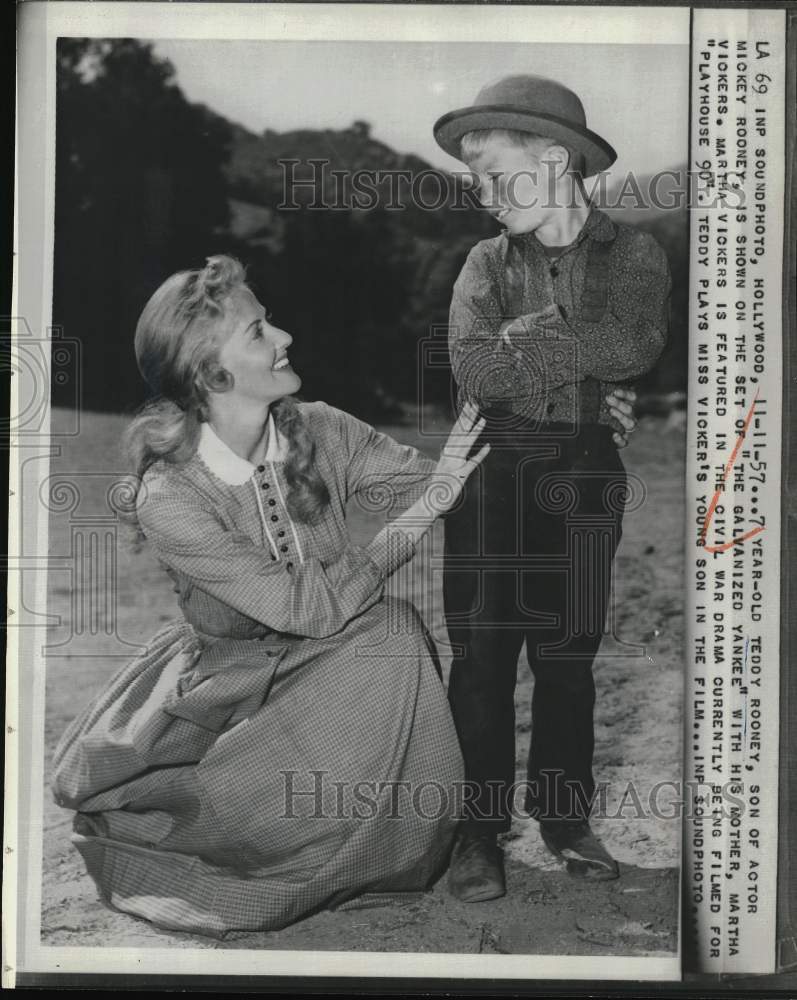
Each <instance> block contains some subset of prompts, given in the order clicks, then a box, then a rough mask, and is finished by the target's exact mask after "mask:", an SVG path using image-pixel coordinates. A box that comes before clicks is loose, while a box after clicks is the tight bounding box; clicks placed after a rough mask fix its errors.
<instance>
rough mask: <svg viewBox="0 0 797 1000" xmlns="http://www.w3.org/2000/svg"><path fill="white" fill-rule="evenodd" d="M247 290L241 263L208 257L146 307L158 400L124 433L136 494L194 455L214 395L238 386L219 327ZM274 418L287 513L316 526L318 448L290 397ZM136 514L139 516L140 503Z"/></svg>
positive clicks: (140, 353) (148, 376)
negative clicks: (162, 465)
mask: <svg viewBox="0 0 797 1000" xmlns="http://www.w3.org/2000/svg"><path fill="white" fill-rule="evenodd" d="M241 287H246V280H245V272H244V268H243V266H242V265H241V263H240V262H239V261H237V260H236V259H235V258H234V257H228V256H226V255H218V256H214V257H208V258H207V264H206V265H205V267H203V268H201V269H198V270H193V271H180V272H178V273H177V274H173V275H172V276H171V277H170V278H167V279H166V281H164V283H163V284H162V285H161V286H160V288H158V290H157V291H156V292H155V294H154V295H153V296H152V298H151V299H150V300H149V302H147V304H146V306H145V307H144V310H143V312H142V313H141V316H140V318H139V321H138V325H137V326H136V336H135V351H136V360H137V361H138V367H139V370H140V371H141V374H142V375H143V376H144V379H145V380H146V381H147V383H148V385H149V386H150V388H151V389H152V390H153V391H154V392H155V393H156V395H155V398H153V399H152V400H151V401H150V402H148V403H146V404H145V405H144V406H143V407H142V409H141V410H140V411H139V413H138V414H137V415H136V416H135V418H134V419H133V421H132V423H131V425H130V426H129V428H128V429H127V432H126V433H125V440H124V443H125V447H126V451H127V454H128V457H129V459H130V461H131V464H132V466H133V469H134V471H135V474H136V486H135V492H136V494H137V493H138V488H139V487H140V484H141V477H142V476H143V475H144V473H145V472H146V471H147V469H148V468H149V467H150V466H151V465H153V464H154V463H155V462H159V461H164V462H168V463H171V464H175V465H179V464H182V463H184V462H186V461H188V460H189V459H190V458H191V457H192V456H193V455H194V453H195V452H196V448H197V444H198V442H199V431H200V424H201V423H202V422H203V421H206V420H207V419H208V398H209V395H210V393H213V392H225V391H227V390H228V389H230V388H231V387H232V384H233V383H232V375H231V373H230V372H228V371H227V370H226V369H224V368H223V367H222V366H221V365H220V364H219V361H218V353H219V348H220V346H221V342H222V341H223V334H222V331H221V327H220V323H219V321H220V320H221V319H223V317H224V314H225V305H226V302H227V300H228V299H229V297H230V295H231V294H232V293H233V292H234V291H235V290H236V289H238V288H241ZM220 335H221V337H220ZM271 412H272V413H273V415H274V422H275V425H276V427H277V428H278V430H279V431H280V432H281V433H282V434H283V435H284V436H285V438H286V439H287V442H288V457H287V459H286V461H285V465H284V471H285V478H286V480H287V482H288V491H287V495H286V498H285V500H286V503H287V506H288V510H289V511H290V513H291V515H292V516H293V517H294V518H295V519H296V520H297V521H301V522H304V523H312V522H314V521H317V520H318V519H319V518H320V516H321V515H322V513H323V510H324V508H325V507H326V506H327V504H328V503H329V490H328V489H327V486H326V484H325V483H324V481H323V479H322V478H321V476H320V474H319V472H318V470H317V468H316V465H315V442H314V441H313V438H312V436H311V434H310V431H309V429H308V427H307V426H306V423H305V421H304V419H303V417H302V415H301V412H300V410H299V408H298V407H297V405H296V401H295V400H294V399H292V398H291V397H287V396H286V397H285V398H283V399H281V400H279V401H278V402H276V403H274V404H273V405H272V408H271ZM130 509H131V513H132V510H134V509H135V503H132V504H131V508H130ZM134 520H135V518H134Z"/></svg>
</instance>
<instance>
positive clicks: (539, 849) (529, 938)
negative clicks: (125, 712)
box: [41, 411, 684, 956]
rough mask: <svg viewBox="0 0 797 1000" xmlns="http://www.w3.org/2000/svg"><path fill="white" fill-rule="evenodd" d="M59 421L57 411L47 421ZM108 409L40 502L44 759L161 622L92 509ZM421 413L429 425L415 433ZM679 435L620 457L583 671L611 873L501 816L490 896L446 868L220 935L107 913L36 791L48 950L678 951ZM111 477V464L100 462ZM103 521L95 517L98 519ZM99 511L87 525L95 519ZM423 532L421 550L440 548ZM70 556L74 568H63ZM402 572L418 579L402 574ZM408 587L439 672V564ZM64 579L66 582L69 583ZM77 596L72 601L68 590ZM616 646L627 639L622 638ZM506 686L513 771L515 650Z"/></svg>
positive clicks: (150, 586) (113, 428)
mask: <svg viewBox="0 0 797 1000" xmlns="http://www.w3.org/2000/svg"><path fill="white" fill-rule="evenodd" d="M58 420H59V414H58V411H55V413H54V429H55V426H56V425H57V423H58ZM123 426H124V420H123V418H120V417H112V416H101V415H93V414H86V415H83V417H82V424H81V428H80V434H79V436H77V437H74V438H63V439H61V454H60V455H59V456H57V457H56V458H54V460H53V464H52V469H51V473H53V474H63V476H64V477H65V478H69V480H70V481H72V482H73V483H75V484H77V490H78V492H77V494H73V495H70V497H69V498H67V499H65V500H64V499H62V500H60V501H58V502H57V503H56V502H55V501H54V500H52V499H51V506H52V507H58V508H59V509H57V510H56V511H54V513H53V514H52V515H51V529H50V554H51V557H59V556H64V557H65V558H64V569H63V570H54V571H53V572H51V575H50V581H49V583H50V586H49V600H50V607H49V612H50V615H51V616H56V617H55V618H54V619H53V624H52V625H51V626H50V639H49V643H48V649H47V654H48V661H47V695H46V737H45V738H46V750H47V754H46V766H47V767H48V774H49V762H50V759H51V755H52V751H53V748H54V746H55V744H56V742H57V740H58V738H59V737H60V735H61V733H62V732H63V730H64V728H65V727H66V725H67V724H68V723H69V721H70V720H71V719H72V718H73V717H74V716H75V715H76V714H77V713H78V712H79V711H80V709H81V708H82V707H83V706H84V705H85V704H86V702H87V701H88V700H89V699H90V698H91V697H92V696H93V694H94V693H95V692H96V691H97V690H98V689H99V688H100V687H102V686H103V685H104V683H105V682H106V680H107V679H108V678H109V677H110V676H111V675H112V674H113V673H115V672H116V671H117V670H118V669H120V668H121V666H122V665H123V663H124V662H125V660H126V659H128V658H129V657H130V656H132V655H134V654H135V651H136V647H137V645H138V644H140V643H142V642H145V641H146V637H147V636H148V635H149V634H151V633H153V632H155V631H156V630H157V629H158V628H159V627H160V625H161V624H162V622H164V621H166V620H169V619H170V618H173V617H175V614H176V610H177V609H176V603H175V599H174V594H173V593H172V590H171V584H170V581H169V580H168V579H167V578H166V576H165V574H163V572H162V571H161V570H160V569H159V568H158V566H157V565H156V563H155V561H154V559H153V558H152V556H151V555H150V554H149V553H147V552H146V551H144V552H140V553H135V552H132V551H130V550H129V548H128V547H127V546H126V545H125V544H124V543H123V542H122V541H121V538H122V533H121V532H118V531H117V527H116V526H115V524H114V522H113V520H112V519H111V520H108V519H107V514H108V506H107V502H106V494H107V491H108V488H109V487H110V486H111V484H112V483H113V482H114V480H115V479H116V478H117V477H118V473H119V472H121V471H122V463H121V457H120V453H119V443H118V442H119V435H120V432H121V429H122V427H123ZM429 426H430V425H427V428H428V427H429ZM385 430H387V431H388V432H389V433H391V434H393V435H394V436H395V437H396V438H398V439H399V440H403V441H408V442H412V443H417V444H419V446H421V447H424V448H425V449H426V450H428V451H429V452H430V454H437V451H438V449H439V445H440V440H441V439H435V438H434V437H426V438H424V439H423V440H420V439H419V438H418V435H417V432H416V431H415V430H414V429H413V428H412V427H392V428H385ZM683 438H684V435H683V424H682V421H681V420H680V415H679V414H674V415H672V416H671V417H669V418H662V417H647V418H644V419H643V420H642V421H641V422H640V426H639V429H638V431H637V433H636V434H635V436H634V438H633V440H632V442H631V445H630V446H629V447H628V448H627V449H626V450H625V452H624V453H623V454H624V459H625V462H626V466H627V468H628V470H629V472H633V473H635V474H636V475H637V476H639V477H640V479H641V480H642V481H643V482H644V484H645V487H646V490H647V498H646V500H645V502H644V503H643V504H642V506H641V507H640V509H639V510H637V511H636V512H635V513H633V514H630V515H628V516H627V517H626V520H625V524H624V535H623V540H622V543H621V547H620V550H619V553H618V556H617V561H616V563H615V591H616V594H615V609H616V611H615V619H616V624H615V629H614V634H615V636H616V638H617V639H618V640H619V643H618V642H613V641H611V640H608V639H607V640H606V641H605V643H604V647H603V648H602V653H601V656H600V657H599V659H598V662H597V663H596V666H595V675H596V681H597V687H598V699H597V706H596V729H595V734H596V748H595V775H596V779H597V780H598V782H599V785H602V786H604V787H605V793H604V795H603V803H604V805H603V806H602V807H601V808H600V810H599V812H600V815H599V816H598V818H596V819H595V821H594V824H593V826H594V829H595V830H596V832H597V833H598V834H599V835H600V836H601V838H602V839H603V840H604V842H605V843H606V845H607V847H608V848H609V849H610V850H611V852H612V853H613V854H614V856H615V857H616V858H618V860H619V861H620V865H621V877H620V878H619V879H618V880H617V881H614V882H608V883H607V882H604V883H584V882H580V881H577V880H574V879H572V878H570V877H569V876H568V875H567V874H566V873H565V872H564V871H562V870H561V868H560V866H559V864H558V863H557V862H556V861H555V859H553V858H552V857H550V856H549V855H548V854H547V852H546V851H545V849H544V848H543V846H542V844H541V841H540V839H539V835H538V832H537V824H536V823H535V822H534V821H533V820H531V819H528V818H520V819H516V820H515V823H514V827H513V829H512V832H511V833H510V834H509V835H508V836H507V837H506V845H505V846H506V856H507V879H508V893H507V895H506V897H504V898H503V899H501V900H497V901H493V902H489V903H479V904H462V903H459V902H457V901H456V900H454V899H453V898H452V897H451V896H449V894H448V892H447V889H446V886H445V879H441V880H440V882H438V883H437V885H436V886H435V887H434V888H433V889H432V890H431V891H429V892H427V893H425V894H418V895H415V896H411V897H408V898H407V899H406V900H402V901H401V902H396V903H391V904H390V905H380V906H372V907H355V908H350V909H346V910H339V911H336V912H323V913H319V914H316V915H315V916H312V917H310V918H308V919H307V920H304V921H302V922H300V923H298V924H295V925H293V926H292V927H289V928H286V929H285V930H282V931H278V932H268V933H258V934H248V933H247V934H237V935H229V936H228V937H227V938H225V939H224V941H221V942H220V941H216V940H211V939H208V938H202V937H197V936H193V935H189V934H179V933H172V932H166V931H161V930H158V929H156V928H154V927H151V926H150V925H149V924H147V923H145V922H143V921H139V920H135V919H133V918H131V917H128V916H125V915H123V914H120V913H116V912H113V911H111V910H109V909H107V908H105V907H104V906H103V905H102V904H101V903H99V902H98V899H97V894H96V891H95V888H94V885H93V883H92V882H91V880H90V879H89V877H88V875H87V874H86V872H85V871H84V869H83V866H82V863H81V860H80V857H79V855H78V854H77V851H76V850H75V849H74V848H73V847H72V845H71V843H70V827H71V814H69V813H67V812H65V811H63V810H61V809H60V808H59V807H58V806H56V805H55V804H54V803H53V801H52V798H51V795H50V792H49V788H48V787H47V786H46V785H45V789H44V857H43V896H42V925H41V926H42V930H41V933H42V943H43V944H46V945H58V946H72V947H75V946H93V947H97V946H114V947H128V948H132V947H137V948H141V947H161V948H162V947H170V948H209V949H213V948H224V949H238V948H251V949H314V950H336V951H338V950H341V951H369V952H388V951H389V952H401V951H415V952H439V953H501V954H513V953H514V954H537V955H544V954H560V955H636V956H641V955H667V954H671V953H672V952H673V951H675V949H676V947H677V914H678V900H677V890H678V866H679V855H680V823H679V820H678V819H677V818H668V817H672V816H673V815H674V814H676V816H677V797H678V796H677V791H676V789H675V788H674V787H673V786H672V785H671V784H668V783H673V782H677V781H678V780H679V778H680V767H681V696H682V673H683V671H682V663H683V654H682V646H683V601H684V590H683V584H682V565H683V548H684V543H683V537H684V499H683V474H684V440H683ZM115 473H116V475H115ZM104 516H105V517H106V519H105V520H102V518H103V517H104ZM98 518H100V520H98ZM85 525H89V526H90V527H91V526H92V525H93V528H92V530H97V529H98V528H99V531H98V532H97V537H99V538H102V537H103V531H105V532H106V534H107V537H108V538H109V539H110V543H109V544H110V548H111V549H112V550H113V551H114V552H115V553H116V562H115V564H114V562H113V560H110V561H108V562H107V563H104V564H103V565H104V566H105V569H104V572H105V573H106V574H107V580H109V581H111V582H110V585H108V584H105V585H104V586H103V587H101V590H103V592H106V593H107V592H110V593H112V594H114V595H115V608H116V618H115V627H114V628H112V629H110V630H108V631H110V633H112V634H108V631H106V630H105V628H104V627H103V622H104V620H105V619H104V618H103V617H102V615H99V610H98V609H97V608H96V607H95V606H94V605H93V604H92V601H91V600H90V599H89V596H90V590H89V588H88V587H87V586H86V585H85V584H84V581H83V580H82V578H81V577H80V575H76V570H75V569H74V567H73V560H71V559H70V558H69V557H70V554H73V553H74V551H75V549H74V538H75V535H76V531H79V530H81V529H82V528H83V529H84V528H85ZM374 529H375V523H374V521H373V519H372V518H369V517H367V516H365V515H363V514H362V513H361V512H359V511H354V512H352V517H351V533H352V536H353V537H354V539H355V541H358V542H360V541H363V540H364V539H366V538H367V537H369V535H370V534H371V533H372V532H373V531H374ZM441 541H442V540H441V535H440V531H439V530H438V529H435V535H434V543H433V552H434V553H440V552H441V551H442V549H441ZM70 567H72V568H70ZM402 572H403V573H404V574H405V575H404V576H401V575H398V577H397V579H396V580H395V587H397V588H402V589H403V590H404V592H405V593H406V592H407V591H406V588H407V586H408V585H409V584H411V583H412V582H413V580H414V581H415V582H416V585H417V580H418V578H419V577H418V574H420V573H421V572H422V567H418V566H416V567H414V569H410V570H408V571H402ZM407 573H409V574H416V575H415V576H412V577H410V576H407ZM434 579H435V581H436V583H435V587H434V588H432V590H433V592H432V593H431V594H428V595H426V598H425V599H424V600H423V602H422V603H423V607H421V610H422V613H424V614H425V616H426V618H427V622H428V624H429V625H430V628H431V630H432V633H433V635H434V636H435V638H436V639H437V640H438V644H439V646H440V652H441V655H442V657H443V661H444V667H445V668H446V671H447V667H448V663H447V658H446V655H445V654H446V648H445V645H444V643H445V629H444V625H443V619H442V601H441V595H440V593H439V574H436V575H435V577H434ZM73 584H74V586H73ZM81 599H82V600H81ZM623 644H624V645H623ZM519 674H520V682H519V684H518V688H517V699H516V700H517V718H518V724H517V761H518V772H517V773H518V777H519V778H522V776H523V766H524V761H525V756H526V751H527V747H528V741H529V724H528V714H529V710H528V706H529V703H530V695H531V690H532V680H531V675H530V672H529V670H528V667H527V666H526V665H525V657H522V662H521V667H520V671H519Z"/></svg>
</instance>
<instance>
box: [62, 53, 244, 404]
mask: <svg viewBox="0 0 797 1000" xmlns="http://www.w3.org/2000/svg"><path fill="white" fill-rule="evenodd" d="M57 59H58V71H57V102H56V190H55V262H54V301H53V322H54V323H56V324H58V325H61V326H63V327H64V328H65V332H66V334H67V336H76V337H78V338H80V340H81V342H82V345H83V351H82V357H83V372H82V375H83V386H84V402H85V405H87V406H88V407H89V408H99V409H106V408H119V406H131V405H133V404H135V403H137V402H138V401H140V399H141V398H142V396H143V389H144V387H143V384H142V382H141V379H140V377H139V375H138V373H137V371H136V367H135V362H134V359H133V352H132V344H133V332H134V329H135V323H136V319H137V317H138V315H139V313H140V311H141V308H142V307H143V305H144V303H145V302H146V300H147V298H148V297H149V295H150V294H151V293H152V292H153V291H154V289H155V288H156V287H157V285H158V284H159V283H160V282H161V281H162V280H163V279H164V278H165V277H166V276H167V275H168V274H170V273H171V272H172V271H174V270H177V269H178V268H180V267H185V266H186V265H191V264H194V263H197V262H198V263H202V261H203V260H204V257H206V256H207V255H209V254H211V253H214V252H216V251H217V249H218V238H219V233H220V232H221V231H222V230H224V229H225V228H226V224H227V213H228V204H227V196H226V184H225V178H224V175H223V171H222V168H223V164H224V162H225V160H226V158H227V145H228V141H229V134H228V129H227V127H226V123H224V122H223V120H222V119H219V118H218V117H216V116H214V115H211V114H210V113H209V112H208V111H207V109H205V108H203V107H201V106H197V105H192V104H190V103H189V102H188V101H187V100H186V99H185V97H184V95H183V93H182V91H181V90H180V88H179V87H177V86H176V84H175V83H174V70H173V67H172V66H171V64H170V63H169V62H168V61H166V60H162V59H159V58H157V57H156V56H155V54H154V53H153V50H152V46H151V45H148V44H143V43H141V42H138V41H136V40H134V39H113V40H107V39H74V38H62V39H59V42H58V49H57ZM122 345H125V348H126V349H125V348H122ZM128 345H129V346H128ZM120 348H122V349H120ZM54 402H55V403H56V404H57V403H58V395H57V387H54Z"/></svg>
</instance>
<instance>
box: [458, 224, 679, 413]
mask: <svg viewBox="0 0 797 1000" xmlns="http://www.w3.org/2000/svg"><path fill="white" fill-rule="evenodd" d="M639 242H640V246H639V247H638V248H637V253H636V254H635V257H634V259H633V261H632V264H633V265H634V266H628V267H624V268H622V269H620V270H618V271H615V272H614V273H613V274H612V280H611V283H610V287H609V290H608V301H607V308H606V310H605V312H604V315H603V317H602V318H601V319H600V320H599V321H598V322H592V323H590V322H586V321H585V320H584V319H583V318H582V317H580V316H579V315H578V314H575V315H572V316H565V315H564V314H563V312H562V310H561V309H560V308H559V307H558V306H557V305H555V304H553V303H552V304H551V305H550V306H549V307H548V308H547V309H544V310H542V311H540V312H536V313H529V314H526V315H522V316H516V317H509V318H507V317H506V316H505V315H504V313H503V308H502V303H501V289H500V287H499V284H498V281H497V280H496V277H495V276H494V275H493V274H492V273H491V271H492V268H490V267H486V266H485V261H483V260H481V259H480V255H479V254H478V252H475V253H474V252H472V253H471V255H470V257H469V258H468V260H467V261H466V263H465V266H464V267H463V270H462V273H461V274H460V276H459V278H458V280H457V282H456V284H455V287H454V295H453V299H452V303H451V312H450V325H449V350H450V355H451V365H452V369H453V373H454V378H455V379H456V382H457V385H458V386H459V387H460V390H461V391H462V392H463V393H464V395H465V396H466V397H467V398H470V399H473V400H474V401H475V402H477V403H479V402H481V403H483V402H485V396H486V397H488V398H489V397H491V396H493V395H494V393H495V392H496V391H497V390H498V391H500V387H501V384H502V383H504V384H505V386H506V387H507V390H508V389H509V388H511V387H512V386H515V387H517V385H518V383H519V380H521V379H522V378H523V377H525V378H526V379H527V380H529V379H533V380H534V381H536V382H538V384H536V385H531V384H530V385H529V386H528V389H529V391H531V392H532V393H534V394H537V393H540V392H543V393H544V392H547V390H551V389H556V388H558V387H560V386H563V385H568V384H572V383H576V382H580V381H582V380H583V379H585V378H588V377H589V378H593V379H598V380H600V381H605V382H623V381H626V380H627V379H632V378H636V377H638V376H639V375H642V374H644V373H645V372H646V371H648V370H649V369H650V368H652V367H653V365H654V364H655V363H656V361H657V360H658V358H659V356H660V354H661V352H662V350H663V348H664V345H665V342H666V338H667V325H668V297H669V293H670V288H671V279H670V273H669V267H668V265H667V259H666V256H665V254H664V251H663V250H662V249H661V247H660V246H659V245H658V243H656V241H655V240H653V239H652V237H645V238H644V239H643V240H640V241H639ZM475 250H476V251H478V248H475Z"/></svg>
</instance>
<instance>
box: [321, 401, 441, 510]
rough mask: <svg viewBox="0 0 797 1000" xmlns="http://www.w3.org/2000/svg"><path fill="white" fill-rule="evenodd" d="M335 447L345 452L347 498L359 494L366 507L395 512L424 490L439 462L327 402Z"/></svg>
mask: <svg viewBox="0 0 797 1000" xmlns="http://www.w3.org/2000/svg"><path fill="white" fill-rule="evenodd" d="M316 405H318V406H322V407H323V408H322V413H323V414H324V417H325V419H326V420H327V421H329V423H330V425H331V427H332V429H333V433H334V437H333V442H332V447H333V448H336V449H337V448H340V450H341V451H342V452H343V455H344V456H345V460H346V464H345V476H346V498H347V499H351V498H352V497H356V498H357V499H358V501H359V502H360V503H361V504H362V506H363V508H364V509H365V510H368V511H370V512H374V511H378V512H379V513H385V514H387V515H388V516H391V517H392V516H395V515H397V514H400V513H401V512H403V511H406V510H407V509H408V508H409V507H410V506H411V505H412V504H413V503H415V502H416V501H417V500H419V499H420V498H421V497H422V496H423V493H424V490H425V488H426V485H427V483H428V481H429V477H430V476H431V475H432V473H433V472H434V471H435V468H436V467H437V463H436V462H435V461H434V459H431V458H428V457H427V456H426V455H424V454H423V453H422V452H420V451H418V449H417V448H413V447H411V446H410V445H404V444H399V443H398V442H397V441H395V440H394V439H393V438H392V437H390V436H389V435H388V434H383V433H382V432H381V431H378V430H376V429H375V428H374V427H371V426H370V424H367V423H365V422H364V421H362V420H359V419H358V418H357V417H354V416H352V415H351V414H350V413H346V412H345V411H343V410H338V409H336V408H335V407H334V406H329V405H327V404H316Z"/></svg>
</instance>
